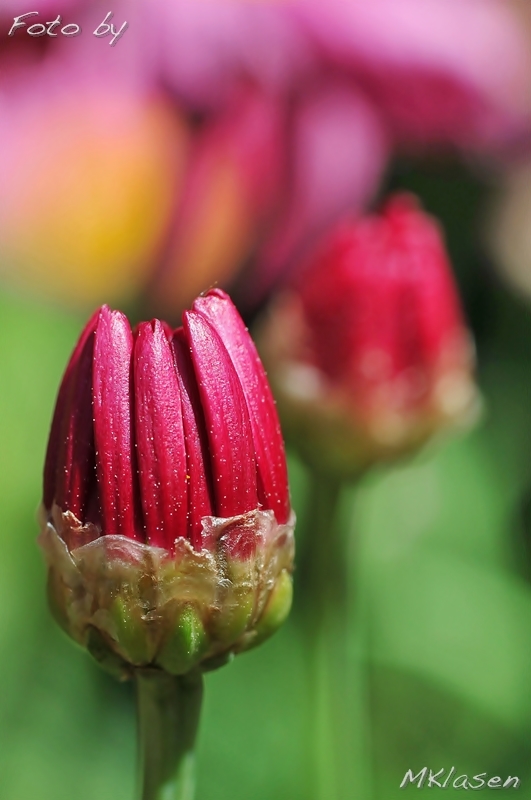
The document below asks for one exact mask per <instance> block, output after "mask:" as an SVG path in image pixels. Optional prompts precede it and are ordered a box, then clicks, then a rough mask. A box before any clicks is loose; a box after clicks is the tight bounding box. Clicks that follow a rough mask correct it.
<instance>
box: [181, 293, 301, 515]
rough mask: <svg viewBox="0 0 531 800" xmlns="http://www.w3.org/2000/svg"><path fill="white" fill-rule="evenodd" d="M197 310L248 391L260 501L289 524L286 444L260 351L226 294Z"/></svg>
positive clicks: (199, 303) (197, 305)
mask: <svg viewBox="0 0 531 800" xmlns="http://www.w3.org/2000/svg"><path fill="white" fill-rule="evenodd" d="M193 308H194V311H197V312H198V313H199V314H201V316H203V317H204V318H205V319H206V320H208V321H209V322H210V323H211V325H213V327H214V328H215V329H216V330H217V332H218V333H219V334H220V336H221V338H222V340H223V344H224V345H225V347H226V348H227V352H228V354H229V356H230V357H231V360H232V363H233V365H234V369H235V370H236V374H237V375H238V378H239V379H240V383H241V385H242V387H244V397H245V402H246V404H247V410H248V412H249V419H250V422H251V428H252V432H253V442H254V448H255V453H256V468H257V480H258V500H259V501H260V503H261V504H262V506H263V507H264V508H270V509H271V510H272V511H273V512H274V514H275V516H276V518H277V521H278V522H280V523H282V522H287V520H288V518H289V514H290V501H289V492H288V476H287V466H286V458H285V454H284V443H283V440H282V432H281V430H280V422H279V419H278V415H277V411H276V408H275V401H274V399H273V395H272V393H271V389H270V388H269V383H268V381H267V377H266V374H265V370H264V368H263V366H262V362H261V361H260V357H259V355H258V353H257V351H256V347H255V346H254V343H253V341H252V339H251V337H250V336H249V334H248V332H247V329H246V327H245V325H244V322H243V320H242V318H241V317H240V315H239V314H238V312H237V310H236V308H235V306H234V305H233V303H232V301H231V300H230V298H229V296H228V295H227V294H226V293H225V292H223V291H222V290H220V289H213V290H212V291H210V292H208V293H207V295H206V296H205V297H199V298H198V299H197V300H196V301H195V303H194V306H193Z"/></svg>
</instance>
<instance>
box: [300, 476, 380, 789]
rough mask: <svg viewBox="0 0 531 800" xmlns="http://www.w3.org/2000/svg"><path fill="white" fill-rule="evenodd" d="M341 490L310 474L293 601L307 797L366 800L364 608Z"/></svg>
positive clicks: (335, 483) (336, 483) (336, 482)
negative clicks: (308, 747)
mask: <svg viewBox="0 0 531 800" xmlns="http://www.w3.org/2000/svg"><path fill="white" fill-rule="evenodd" d="M342 490H343V485H342V483H341V481H339V480H338V479H336V478H333V477H331V476H327V475H322V474H317V473H314V472H312V473H311V485H310V487H309V498H310V499H309V505H308V511H307V513H308V517H307V520H306V529H305V536H304V549H303V553H302V558H301V564H300V571H301V578H300V580H301V583H302V587H301V594H302V597H301V599H300V606H301V610H302V613H303V616H304V630H305V639H306V648H307V651H308V661H309V664H310V670H311V677H310V680H311V685H310V690H311V696H312V699H311V702H310V708H311V709H312V713H313V719H312V725H311V733H312V762H313V765H314V774H313V776H312V778H313V780H312V787H313V793H314V797H315V800H354V799H355V798H358V797H359V798H360V799H361V798H363V800H370V797H371V790H370V764H369V747H368V739H369V731H368V722H369V719H368V703H367V691H368V680H367V674H366V657H365V633H366V631H365V624H364V621H363V618H364V615H365V609H364V603H363V602H362V597H361V591H360V590H361V589H362V580H361V576H360V572H361V569H360V567H359V565H358V553H357V552H356V551H357V547H356V545H357V544H358V543H357V542H354V543H353V542H352V541H351V538H352V530H351V525H350V524H348V523H347V522H346V521H345V523H343V521H342V519H341V498H342V494H343V492H342ZM353 592H354V594H355V598H356V601H355V607H356V612H355V615H354V616H355V619H353V618H351V615H350V609H351V606H352V602H351V598H352V593H353ZM354 625H355V628H356V629H355V630H353V627H354ZM353 645H354V646H353Z"/></svg>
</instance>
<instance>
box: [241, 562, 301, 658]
mask: <svg viewBox="0 0 531 800" xmlns="http://www.w3.org/2000/svg"><path fill="white" fill-rule="evenodd" d="M292 599H293V581H292V578H291V575H290V573H289V572H288V571H287V570H286V569H285V570H283V571H282V572H281V573H280V575H279V576H278V578H277V580H276V583H275V586H274V588H273V591H272V592H271V595H270V597H269V600H268V602H267V605H266V607H265V609H264V611H263V614H262V616H261V617H260V619H259V620H258V622H257V623H256V625H255V626H254V631H253V633H252V635H250V636H249V637H248V638H247V639H246V640H244V646H243V648H242V649H243V650H250V649H251V648H252V647H255V646H256V645H257V644H261V643H262V642H263V641H265V639H269V637H270V636H272V635H273V634H274V633H275V631H276V630H277V629H278V628H279V627H280V626H281V625H282V623H283V622H284V621H285V619H286V617H287V616H288V614H289V612H290V608H291V602H292Z"/></svg>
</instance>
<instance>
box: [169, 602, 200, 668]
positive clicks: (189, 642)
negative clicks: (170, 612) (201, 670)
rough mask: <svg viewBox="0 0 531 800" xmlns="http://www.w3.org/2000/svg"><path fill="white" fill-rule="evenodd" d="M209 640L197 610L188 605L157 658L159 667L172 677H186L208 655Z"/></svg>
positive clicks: (180, 612)
mask: <svg viewBox="0 0 531 800" xmlns="http://www.w3.org/2000/svg"><path fill="white" fill-rule="evenodd" d="M208 646H209V639H208V636H207V634H206V631H205V628H204V625H203V622H202V620H201V617H200V615H199V613H198V611H197V609H196V608H195V607H194V606H193V605H191V604H187V605H185V606H183V608H182V609H181V610H180V611H178V612H177V614H176V620H175V626H174V628H173V630H172V631H171V633H170V635H169V636H168V638H167V639H166V641H165V642H164V644H163V646H162V649H161V651H160V653H159V655H158V657H157V664H158V666H160V667H162V669H164V670H166V672H169V673H170V674H171V675H184V674H185V673H186V672H188V671H189V670H191V669H192V668H193V667H194V666H195V665H196V664H197V663H198V662H199V661H200V660H201V658H202V656H203V655H204V654H205V653H206V651H207V649H208Z"/></svg>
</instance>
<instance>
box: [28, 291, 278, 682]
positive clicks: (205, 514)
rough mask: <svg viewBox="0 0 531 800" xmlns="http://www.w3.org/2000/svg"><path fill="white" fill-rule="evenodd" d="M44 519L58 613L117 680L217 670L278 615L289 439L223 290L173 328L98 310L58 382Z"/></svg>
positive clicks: (265, 633)
mask: <svg viewBox="0 0 531 800" xmlns="http://www.w3.org/2000/svg"><path fill="white" fill-rule="evenodd" d="M40 517H41V522H42V531H41V535H40V544H41V546H42V549H43V551H44V554H45V557H46V561H47V565H48V593H49V600H50V605H51V608H52V610H53V613H54V615H55V617H56V619H57V620H58V622H59V623H60V624H61V625H62V627H63V628H64V629H65V631H66V632H67V633H68V634H69V635H70V636H71V637H72V638H73V639H75V640H76V641H77V642H79V643H80V644H81V645H83V646H84V647H87V648H88V650H89V651H90V652H91V653H92V654H93V655H94V656H95V658H96V659H97V660H98V661H100V662H101V663H102V665H103V666H104V667H106V668H108V669H109V670H110V671H111V672H114V673H115V674H118V675H119V676H120V677H124V678H126V677H129V676H130V675H131V673H132V671H133V670H134V669H135V668H137V667H138V668H145V667H151V668H158V669H161V670H164V671H166V672H168V673H170V674H173V675H181V674H185V673H187V672H188V671H190V670H192V669H195V668H200V669H209V668H213V667H215V666H218V665H219V664H221V663H224V661H226V660H227V658H228V657H230V656H231V655H232V654H233V653H237V652H240V651H242V650H245V649H247V648H249V647H251V646H254V645H255V644H257V643H258V642H259V641H261V640H262V639H264V638H266V637H267V636H269V635H270V634H271V633H273V632H274V630H276V628H277V627H278V625H280V624H281V622H282V621H283V620H284V618H285V617H286V616H287V613H288V611H289V607H290V603H291V571H292V566H293V554H294V542H293V528H294V515H293V512H292V511H291V507H290V500H289V490H288V483H287V471H286V461H285V453H284V445H283V441H282V435H281V432H280V426H279V422H278V418H277V414H276V409H275V405H274V401H273V398H272V395H271V390H270V388H269V385H268V383H267V379H266V377H265V373H264V370H263V367H262V364H261V362H260V360H259V358H258V356H257V353H256V350H255V347H254V344H253V342H252V340H251V338H250V336H249V334H248V332H247V330H246V329H245V326H244V324H243V322H242V320H241V318H240V316H239V314H238V312H237V311H236V309H235V307H234V306H233V304H232V302H231V300H230V299H229V297H228V296H227V295H226V294H225V293H223V292H222V291H219V290H213V291H210V292H208V293H207V294H206V295H205V296H204V297H200V298H198V299H197V300H196V301H195V303H194V304H193V307H192V310H191V311H187V312H185V313H184V315H183V325H182V327H181V328H178V329H177V330H175V331H173V330H171V329H170V327H169V326H168V325H166V323H163V322H160V321H159V320H153V321H151V322H144V323H141V324H140V325H139V326H138V327H137V328H136V329H135V331H132V330H131V328H130V325H129V322H128V320H127V318H126V317H125V316H124V315H123V314H122V313H120V312H119V311H111V310H110V309H109V308H108V307H107V306H103V307H102V308H101V309H99V311H97V312H96V313H95V314H94V316H93V317H92V319H91V320H90V321H89V323H88V324H87V326H86V328H85V330H84V331H83V333H82V335H81V338H80V340H79V342H78V344H77V346H76V348H75V350H74V353H73V354H72V357H71V359H70V362H69V364H68V366H67V369H66V372H65V375H64V378H63V381H62V384H61V387H60V389H59V394H58V398H57V404H56V409H55V414H54V417H53V421H52V427H51V432H50V439H49V444H48V451H47V455H46V462H45V468H44V496H43V503H42V507H41V512H40Z"/></svg>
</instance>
